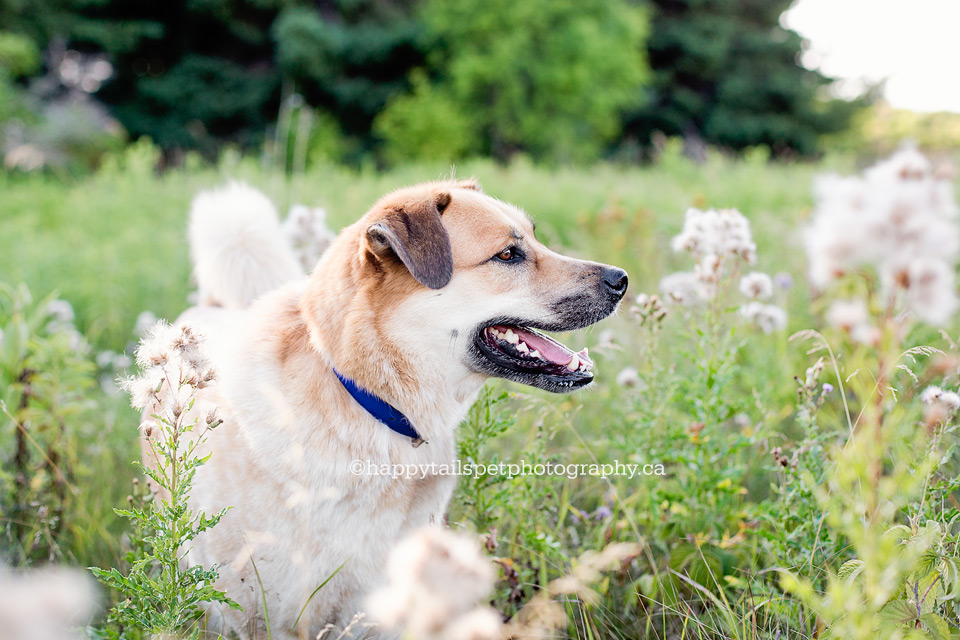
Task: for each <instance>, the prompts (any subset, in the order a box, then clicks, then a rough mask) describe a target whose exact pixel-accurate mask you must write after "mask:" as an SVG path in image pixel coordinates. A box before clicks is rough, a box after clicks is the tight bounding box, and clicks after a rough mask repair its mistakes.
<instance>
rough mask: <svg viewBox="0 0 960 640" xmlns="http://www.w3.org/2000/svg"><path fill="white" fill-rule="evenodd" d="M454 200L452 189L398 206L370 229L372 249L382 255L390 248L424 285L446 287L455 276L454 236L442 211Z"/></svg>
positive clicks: (368, 232)
mask: <svg viewBox="0 0 960 640" xmlns="http://www.w3.org/2000/svg"><path fill="white" fill-rule="evenodd" d="M449 204H450V193H449V192H446V191H444V192H441V193H439V194H437V195H436V196H435V197H433V198H431V199H429V200H427V201H425V202H422V203H415V204H411V205H404V206H403V207H398V208H396V209H394V210H393V211H392V212H391V213H389V214H388V215H386V216H385V217H384V218H383V219H382V220H380V221H379V222H377V223H375V224H373V225H371V226H370V228H369V229H367V241H368V242H369V243H370V249H371V250H372V251H373V253H374V254H376V255H377V256H379V257H383V256H385V255H387V254H389V253H390V252H392V253H393V254H394V255H396V257H397V258H399V259H400V261H401V262H402V263H403V264H404V265H405V266H406V267H407V270H408V271H410V274H411V275H412V276H413V277H414V278H415V279H416V280H417V281H418V282H419V283H420V284H422V285H424V286H426V287H430V288H431V289H442V288H443V287H445V286H447V283H448V282H450V278H452V277H453V251H452V249H451V247H450V236H449V235H448V234H447V230H446V229H445V228H444V226H443V222H442V221H441V218H440V214H441V213H442V212H443V210H444V209H446V208H447V206H448V205H449Z"/></svg>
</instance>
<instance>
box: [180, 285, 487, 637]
mask: <svg viewBox="0 0 960 640" xmlns="http://www.w3.org/2000/svg"><path fill="white" fill-rule="evenodd" d="M278 293H279V292H278ZM294 300H295V296H290V295H286V296H284V295H283V294H281V295H277V296H276V298H275V303H277V306H275V307H273V308H272V309H271V308H269V306H267V305H262V304H261V305H259V307H258V310H254V311H253V312H218V313H215V314H213V316H216V317H206V318H197V317H190V314H189V313H188V314H187V315H186V316H185V317H184V318H183V319H184V320H186V321H191V322H195V323H199V324H201V326H202V325H204V324H205V325H206V328H207V334H208V343H209V351H210V354H211V357H212V358H213V360H214V363H215V366H216V367H217V368H218V380H217V382H216V383H215V386H213V387H211V389H210V390H209V393H208V395H207V397H206V398H205V400H204V403H213V404H216V405H217V406H218V408H219V411H220V413H221V418H222V419H223V421H224V422H223V424H222V425H221V426H220V427H218V428H217V429H216V430H214V431H213V432H211V434H210V438H209V441H208V447H209V449H210V451H212V452H213V456H212V457H211V458H210V460H209V462H208V463H207V465H206V466H204V467H203V468H202V469H201V471H200V473H199V474H198V476H197V478H196V483H195V490H194V496H193V502H194V507H195V508H200V509H203V510H204V511H205V512H207V513H208V514H209V513H213V512H216V511H217V510H219V509H221V508H224V507H235V508H232V509H231V510H230V511H229V512H228V513H227V515H226V516H225V517H224V519H223V521H222V522H221V524H220V525H218V526H217V527H216V528H215V529H213V530H212V531H211V532H209V533H207V534H204V536H202V537H201V538H200V539H198V541H197V544H196V546H195V548H194V549H193V550H192V551H191V560H192V561H194V562H198V563H202V564H204V565H209V564H213V563H217V564H219V565H220V574H221V581H220V584H219V587H220V588H222V589H224V590H226V591H227V594H228V595H229V596H230V597H232V598H234V599H235V600H236V601H237V602H239V603H240V604H241V606H243V608H244V611H243V612H235V611H229V610H225V609H224V610H222V611H215V612H211V613H212V614H213V615H212V618H213V620H212V622H214V623H216V622H217V620H216V618H217V616H223V622H225V623H226V625H225V626H226V627H228V628H234V629H245V630H246V631H247V632H248V633H250V635H255V634H256V633H257V632H258V631H257V630H256V629H255V628H251V627H252V626H256V625H262V620H263V615H262V609H263V605H262V601H261V584H262V585H266V607H267V613H268V614H269V618H270V623H271V631H272V635H273V637H284V636H283V635H282V634H283V633H286V632H290V636H291V637H297V634H296V633H293V625H294V621H295V620H296V618H297V616H298V615H299V613H300V610H301V608H303V607H304V605H305V604H306V603H307V601H308V599H309V598H310V594H311V593H312V592H313V591H314V589H316V587H317V586H318V585H319V584H321V583H322V582H323V581H324V580H325V579H326V578H327V577H329V576H330V575H332V574H333V573H334V572H335V571H337V569H338V567H340V565H341V564H343V567H342V569H340V570H339V572H338V573H337V575H336V577H334V578H333V579H332V580H330V582H329V583H328V584H327V585H325V586H324V587H323V588H322V589H321V590H320V591H319V592H318V593H317V594H316V595H315V596H314V597H313V598H312V599H311V600H310V604H309V605H308V606H307V608H306V611H305V612H304V614H303V616H302V618H301V622H300V626H301V627H302V628H303V630H304V631H307V632H308V636H309V637H313V635H315V634H316V633H317V630H318V628H319V627H322V625H323V624H325V623H327V622H335V623H339V624H346V623H347V622H348V621H349V620H350V618H351V617H352V616H353V614H354V613H356V612H358V611H361V610H363V598H364V597H365V595H366V594H367V593H369V591H370V590H371V589H372V588H373V587H375V586H377V584H378V583H379V582H380V580H381V574H382V571H383V565H384V562H385V558H386V555H387V552H388V550H389V549H390V548H391V547H392V545H393V544H395V543H396V541H397V540H398V539H399V538H401V537H403V535H405V534H406V533H408V532H409V531H411V530H412V529H414V528H416V527H419V526H422V525H423V524H426V523H427V522H429V521H431V520H436V519H439V518H442V515H443V512H444V510H445V508H446V505H447V502H448V501H449V499H450V496H451V494H452V492H453V488H454V485H455V478H454V477H452V476H449V475H436V474H435V473H431V472H430V471H431V466H432V470H435V469H437V468H439V467H440V466H441V465H452V463H453V462H454V459H455V442H454V439H453V428H452V427H453V426H454V425H456V424H457V423H458V422H459V421H460V420H461V419H462V418H463V416H464V415H465V413H466V411H467V409H468V408H469V406H470V404H471V402H472V400H473V398H474V395H473V394H468V397H466V398H464V399H463V400H462V401H459V402H458V401H454V400H452V399H449V398H433V399H430V400H428V401H427V402H423V401H420V402H418V403H417V404H418V405H422V406H425V407H426V409H425V410H423V411H420V412H413V413H410V414H409V415H408V417H410V419H411V420H412V421H413V423H414V425H415V426H416V427H417V428H418V429H421V428H422V429H423V430H424V431H425V432H428V433H431V434H434V435H432V436H431V438H430V441H429V443H428V444H424V445H422V446H420V447H418V448H414V447H413V446H412V445H411V441H410V440H409V439H408V438H406V437H404V436H401V435H399V434H396V433H394V432H393V431H391V430H390V429H389V428H387V427H386V426H385V425H383V424H381V423H380V422H378V421H376V420H375V419H374V418H373V417H372V416H370V415H369V414H368V413H366V411H365V410H364V409H362V408H361V407H360V406H359V405H358V404H357V403H356V401H355V400H354V399H353V398H352V397H351V396H350V395H349V394H348V393H346V391H345V390H344V389H343V388H342V386H341V384H340V382H339V381H338V380H337V379H336V377H334V375H333V373H332V371H331V370H330V367H329V364H328V363H326V362H324V361H323V359H322V358H320V357H319V356H318V354H317V353H316V352H315V351H314V350H312V349H311V348H310V345H309V340H308V338H307V336H306V335H305V333H304V332H305V328H303V327H302V326H301V325H300V323H299V322H298V321H297V319H296V314H295V313H294V312H293V309H295V304H294V302H293V301H294ZM258 313H259V314H261V315H258ZM211 320H212V322H211ZM265 320H268V321H265ZM204 403H201V405H202V404H204ZM201 405H198V406H197V407H195V410H197V411H203V410H204V406H201ZM207 406H209V405H207ZM356 461H360V462H359V463H358V462H356ZM354 465H362V471H363V472H362V473H360V474H358V473H356V471H357V468H356V466H354ZM391 465H404V467H405V468H408V469H412V468H413V466H412V465H418V466H419V465H425V467H423V468H425V469H427V470H428V472H427V473H426V474H424V476H425V477H420V474H419V473H418V474H417V477H414V478H408V479H405V478H395V477H391V476H389V475H371V474H370V473H369V470H370V469H371V468H375V469H378V470H379V469H381V468H383V467H384V466H388V467H389V466H391ZM254 564H255V565H256V567H255V568H254ZM258 573H259V576H258V575H257V574H258ZM311 633H312V634H313V635H310V634H311Z"/></svg>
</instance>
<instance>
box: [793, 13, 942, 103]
mask: <svg viewBox="0 0 960 640" xmlns="http://www.w3.org/2000/svg"><path fill="white" fill-rule="evenodd" d="M782 21H783V23H784V24H785V25H786V26H787V27H790V28H791V29H794V30H796V31H797V32H798V33H799V34H800V35H801V36H803V37H804V38H807V39H808V40H809V41H810V45H811V46H810V51H808V52H807V53H806V54H805V55H804V57H803V62H804V65H805V66H807V67H811V68H819V69H820V70H821V71H822V72H823V73H825V74H826V75H828V76H831V77H836V78H842V79H844V80H845V81H847V82H846V83H845V85H846V86H845V87H844V85H841V86H840V87H838V89H839V93H841V94H842V93H843V91H844V90H846V91H848V92H849V91H856V88H857V86H858V81H859V80H861V79H867V80H870V81H876V80H882V79H884V78H886V79H887V84H886V88H885V91H884V97H885V98H886V99H887V101H889V102H890V104H892V105H893V106H895V107H898V108H901V109H913V110H915V111H955V112H960V0H798V2H797V3H796V4H795V5H794V6H793V7H792V8H791V9H790V10H789V11H788V12H787V13H785V14H784V16H783V18H782ZM861 86H862V85H861Z"/></svg>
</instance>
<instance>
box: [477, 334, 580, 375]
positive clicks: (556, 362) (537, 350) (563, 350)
mask: <svg viewBox="0 0 960 640" xmlns="http://www.w3.org/2000/svg"><path fill="white" fill-rule="evenodd" d="M475 342H476V345H477V348H478V350H479V352H480V353H481V354H482V355H483V356H484V357H485V358H486V359H487V360H488V361H489V362H490V363H492V364H493V365H495V366H496V367H497V368H498V369H500V370H501V371H498V372H497V373H496V374H495V375H499V376H500V377H504V378H507V379H510V380H514V381H516V382H520V383H522V384H527V385H531V386H535V387H539V388H541V389H546V390H547V391H554V392H563V391H572V390H573V389H576V388H579V387H582V386H584V385H587V384H589V383H590V382H592V381H593V360H591V359H590V356H589V355H588V354H587V350H586V349H584V350H583V351H579V352H575V351H574V350H573V349H570V348H569V347H567V346H566V345H564V344H562V343H560V342H558V341H556V340H554V339H553V338H551V337H550V336H547V335H544V334H543V333H540V332H539V331H537V330H535V329H533V328H531V327H524V326H520V325H513V324H494V325H490V326H487V327H483V328H482V329H480V331H479V333H478V334H477V337H476V341H475ZM503 370H505V371H503Z"/></svg>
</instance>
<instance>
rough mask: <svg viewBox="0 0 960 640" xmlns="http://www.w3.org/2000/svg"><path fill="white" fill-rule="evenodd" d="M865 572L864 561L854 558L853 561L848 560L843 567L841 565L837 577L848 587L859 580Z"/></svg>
mask: <svg viewBox="0 0 960 640" xmlns="http://www.w3.org/2000/svg"><path fill="white" fill-rule="evenodd" d="M862 572H863V560H858V559H856V558H854V559H853V560H847V561H846V562H844V563H843V564H842V565H840V570H839V571H837V576H838V577H839V578H840V579H841V580H843V583H844V584H845V585H847V586H850V585H852V584H853V581H854V580H856V579H857V576H859V575H860V574H861V573H862Z"/></svg>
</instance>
